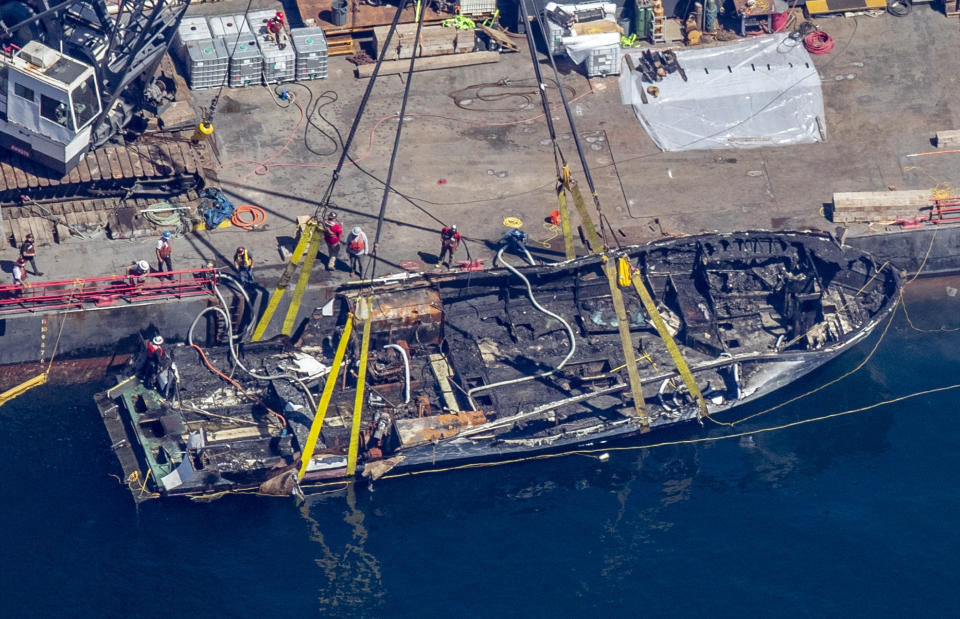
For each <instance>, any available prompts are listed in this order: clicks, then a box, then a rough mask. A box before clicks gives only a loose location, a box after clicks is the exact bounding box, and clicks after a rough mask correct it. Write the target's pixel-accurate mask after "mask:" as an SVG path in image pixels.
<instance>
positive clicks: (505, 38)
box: [477, 24, 526, 52]
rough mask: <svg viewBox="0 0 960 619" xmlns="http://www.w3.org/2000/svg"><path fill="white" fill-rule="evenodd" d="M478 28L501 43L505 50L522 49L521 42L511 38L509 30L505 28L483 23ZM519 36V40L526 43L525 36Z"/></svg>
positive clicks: (516, 50) (517, 50)
mask: <svg viewBox="0 0 960 619" xmlns="http://www.w3.org/2000/svg"><path fill="white" fill-rule="evenodd" d="M477 30H480V31H481V32H483V33H484V34H486V35H487V36H488V37H490V38H491V39H493V40H494V41H496V42H497V43H499V44H500V47H501V48H503V49H505V50H510V51H514V52H519V51H520V44H519V43H517V42H515V41H514V40H513V39H512V38H511V36H510V33H509V32H507V31H505V30H503V29H502V28H500V27H497V28H491V27H490V26H484V25H483V24H481V25H479V26H477ZM517 38H518V40H519V41H522V42H523V43H524V44H525V43H526V38H525V37H523V36H520V35H518V36H517Z"/></svg>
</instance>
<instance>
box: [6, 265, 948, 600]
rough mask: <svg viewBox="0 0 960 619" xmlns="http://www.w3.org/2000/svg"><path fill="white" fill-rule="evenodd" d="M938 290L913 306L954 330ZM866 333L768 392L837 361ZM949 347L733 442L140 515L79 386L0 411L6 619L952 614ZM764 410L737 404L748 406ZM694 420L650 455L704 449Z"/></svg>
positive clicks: (808, 401)
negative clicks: (300, 500) (300, 501)
mask: <svg viewBox="0 0 960 619" xmlns="http://www.w3.org/2000/svg"><path fill="white" fill-rule="evenodd" d="M951 283H952V285H954V286H957V287H960V286H958V284H957V282H955V281H954V282H950V281H948V280H930V281H920V282H917V283H916V284H914V285H913V286H912V287H911V288H912V290H911V295H910V296H909V297H908V303H909V305H908V307H909V310H910V316H911V318H912V319H913V321H914V323H915V324H916V325H917V326H920V327H925V328H931V327H939V326H944V325H945V326H948V327H957V326H960V312H958V309H960V295H958V296H957V297H950V296H948V295H947V294H946V290H947V288H946V287H947V286H948V285H951ZM876 339H877V337H876V336H874V338H872V339H871V341H869V342H867V343H866V344H865V345H861V346H860V347H859V348H857V349H856V350H854V351H851V352H850V353H848V354H846V355H844V356H843V357H841V358H839V359H837V360H836V361H834V362H832V363H830V364H828V365H827V366H826V367H824V368H823V369H821V370H820V371H818V372H816V373H815V374H814V375H812V376H810V377H809V378H808V379H805V380H804V381H802V383H799V384H795V385H793V386H791V387H790V388H788V389H787V390H784V391H782V392H780V393H779V394H777V396H775V397H776V398H779V399H782V398H783V397H784V396H786V395H796V394H799V393H802V392H805V391H807V390H809V389H811V388H813V387H815V386H817V385H821V384H823V383H824V382H826V381H828V380H830V379H832V378H835V377H837V376H839V375H840V374H842V373H844V372H845V371H848V370H850V369H852V368H854V367H855V366H856V365H857V364H858V363H859V362H860V360H862V359H863V358H864V356H865V355H866V354H867V353H868V352H869V350H870V348H871V347H872V345H873V343H874V342H875V341H876ZM958 361H960V333H939V334H923V333H919V332H917V331H914V330H913V329H911V328H910V327H909V326H908V324H907V322H906V321H905V319H904V317H903V314H902V313H898V315H897V317H896V319H895V320H894V322H893V324H892V326H891V328H890V331H889V333H888V334H887V335H886V337H885V338H884V339H883V341H882V343H881V344H880V347H879V348H878V350H877V352H876V354H875V355H874V357H873V358H872V359H871V360H870V362H869V363H868V365H866V366H865V367H864V368H863V369H862V370H860V371H859V372H857V373H856V374H854V375H852V376H850V377H849V378H847V379H845V380H844V381H842V382H840V383H838V384H836V385H834V386H832V387H829V388H827V389H825V390H824V391H822V392H820V393H817V394H815V395H813V396H810V397H808V398H805V399H803V400H801V401H799V402H797V403H795V404H792V405H789V406H787V407H784V408H781V409H779V410H777V411H775V412H772V413H769V414H767V415H764V416H761V417H759V418H757V419H755V420H753V421H751V422H749V423H748V424H745V426H746V427H745V428H744V429H746V430H751V431H754V432H755V433H754V434H752V435H751V436H749V437H743V438H736V439H732V440H721V441H717V442H709V443H701V444H695V445H673V446H665V447H656V448H651V449H643V450H634V451H612V450H611V451H610V459H609V460H608V461H606V462H603V461H600V460H598V459H596V458H591V457H586V456H574V457H566V458H558V459H550V460H540V461H535V462H529V463H525V464H519V465H511V466H500V467H495V468H487V469H475V470H467V471H458V472H451V473H441V474H432V475H421V476H418V477H413V478H404V479H399V480H390V481H382V482H380V483H378V484H377V486H376V487H375V488H374V490H373V491H372V492H371V491H370V490H369V489H368V488H367V487H366V486H362V487H358V488H357V489H356V491H355V492H350V493H349V494H346V493H340V494H334V495H330V496H325V497H319V498H315V499H313V500H311V501H310V502H309V503H308V504H306V505H303V506H299V507H298V506H297V505H295V504H294V502H293V501H292V500H286V499H268V498H255V497H228V498H226V499H223V500H220V501H216V502H213V503H210V504H200V503H191V502H188V501H177V500H174V501H169V502H161V501H150V502H148V503H145V504H143V505H142V506H140V508H139V510H137V509H135V507H134V505H133V502H132V500H131V498H130V496H129V493H128V492H127V490H126V489H125V488H124V487H122V486H120V485H119V484H118V482H117V480H116V479H114V478H113V477H111V476H110V474H111V473H116V472H117V471H118V470H119V467H118V466H117V465H116V464H115V462H114V459H113V455H112V453H111V451H110V450H109V440H108V438H107V435H106V432H105V431H104V429H103V427H102V425H101V424H100V421H99V417H98V415H97V411H96V409H95V407H94V406H93V404H92V401H91V399H90V396H91V395H92V394H93V393H94V392H95V391H97V390H98V389H99V388H101V387H102V385H84V386H79V387H69V388H68V387H60V386H47V387H43V388H40V389H37V390H35V391H33V392H31V393H30V395H29V396H26V397H23V398H21V399H19V400H16V401H14V402H13V403H11V404H9V405H7V406H6V407H4V408H2V409H0V471H2V474H3V486H2V487H3V506H4V507H3V510H2V516H0V518H2V531H3V544H2V548H3V550H2V557H3V565H2V566H0V567H2V576H0V578H2V586H0V610H2V616H4V617H26V616H70V617H74V616H76V617H184V616H187V617H190V616H206V617H267V616H285V617H304V616H317V615H320V614H323V615H333V616H357V615H362V616H398V617H422V616H427V617H429V616H456V617H462V616H470V617H475V616H497V617H499V616H538V617H539V616H550V615H561V616H571V615H586V614H599V613H604V614H606V613H611V612H617V611H628V612H630V613H631V616H653V617H658V616H711V617H713V616H723V617H727V616H729V617H734V616H736V617H743V616H757V615H761V616H770V615H775V616H788V617H792V616H824V615H826V616H837V615H847V616H894V615H899V616H937V617H940V616H955V615H956V614H957V610H956V602H955V599H956V595H957V591H958V584H960V583H958V580H960V578H958V571H957V568H958V566H960V560H958V553H960V528H958V527H957V517H958V513H960V498H958V492H957V490H956V489H955V488H956V483H957V481H956V480H957V475H956V473H957V471H958V465H960V455H958V454H960V451H958V450H957V448H956V446H955V445H956V442H957V438H956V437H957V432H956V425H957V424H956V413H957V411H958V406H957V404H956V401H957V397H958V396H960V389H957V390H953V391H946V392H942V393H938V394H932V395H927V396H922V397H918V398H915V399H910V400H906V401H903V402H900V403H897V404H894V405H890V406H885V407H881V408H877V409H873V410H869V411H865V412H862V413H859V414H853V415H848V416H844V417H839V418H834V419H831V420H827V421H822V422H818V423H811V424H806V425H801V426H799V427H794V428H791V429H785V430H781V431H777V432H769V433H758V432H756V431H757V430H759V429H762V428H766V427H771V426H776V425H781V424H785V423H790V422H793V421H797V420H802V419H809V418H812V417H816V416H818V415H823V414H826V413H831V412H836V411H841V410H846V409H851V408H855V407H859V406H865V405H868V404H871V403H874V402H878V401H881V400H885V399H888V398H892V397H895V396H900V395H905V394H908V393H911V392H914V391H917V390H920V389H928V388H933V387H942V386H946V385H951V384H954V383H958V382H960V372H958V371H957V368H958ZM771 403H772V401H771V400H770V399H767V400H764V401H763V402H759V403H757V405H755V406H752V407H750V409H749V410H745V411H741V412H740V413H739V414H740V415H742V414H744V413H748V412H751V411H753V412H755V411H758V410H762V409H764V408H766V407H767V406H769V405H770V404H771ZM728 432H730V430H728V429H727V428H719V427H716V426H710V425H708V426H706V427H705V428H703V429H701V428H699V427H698V426H697V425H691V426H688V427H684V428H682V429H679V430H673V431H669V432H667V433H659V434H654V435H653V436H651V437H650V438H649V439H647V442H652V441H664V440H667V441H669V440H678V439H688V438H698V437H717V436H723V435H725V434H727V433H728Z"/></svg>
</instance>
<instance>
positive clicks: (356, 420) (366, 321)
mask: <svg viewBox="0 0 960 619" xmlns="http://www.w3.org/2000/svg"><path fill="white" fill-rule="evenodd" d="M372 302H373V297H369V298H368V299H366V300H364V299H360V301H359V303H358V305H360V306H361V307H359V308H358V310H359V311H358V312H357V315H358V316H359V317H361V318H362V319H363V338H362V339H361V340H360V368H359V369H358V370H357V397H356V398H355V399H354V401H353V426H352V427H351V428H350V448H349V450H348V451H347V477H352V476H353V474H354V473H356V472H357V451H358V449H359V447H360V445H359V443H360V416H361V413H363V387H364V384H365V382H366V380H367V352H368V351H369V349H370V323H371V322H373V321H372V320H371V319H370V305H371V304H372Z"/></svg>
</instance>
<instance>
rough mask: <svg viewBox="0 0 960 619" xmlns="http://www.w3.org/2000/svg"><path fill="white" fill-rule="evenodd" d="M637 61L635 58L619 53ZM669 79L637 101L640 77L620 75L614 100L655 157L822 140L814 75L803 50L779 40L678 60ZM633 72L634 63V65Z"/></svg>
mask: <svg viewBox="0 0 960 619" xmlns="http://www.w3.org/2000/svg"><path fill="white" fill-rule="evenodd" d="M625 53H628V54H629V55H631V56H633V57H634V58H638V57H639V55H640V52H639V51H629V52H625ZM677 58H678V60H679V62H680V66H681V67H683V69H684V71H685V72H686V74H687V80H688V81H686V82H684V81H683V79H682V78H681V77H680V74H679V73H671V74H669V75H667V76H666V77H664V78H663V81H660V82H657V83H656V84H654V85H655V86H657V87H658V88H659V89H660V93H659V96H658V97H652V96H651V95H649V94H648V95H647V100H648V101H649V103H646V104H644V103H643V102H642V101H641V98H640V90H639V89H640V88H644V89H646V88H647V87H648V86H650V84H648V83H646V82H641V79H640V72H639V71H629V70H628V69H627V67H626V59H624V60H622V61H621V62H623V63H624V64H623V66H621V72H620V98H621V101H622V102H623V104H624V105H632V106H633V109H634V111H635V112H636V114H637V118H638V119H639V120H640V123H641V124H642V125H643V127H644V129H646V130H647V133H648V134H649V135H650V138H651V139H652V140H653V141H654V142H655V143H656V144H657V146H658V147H660V149H661V150H668V151H678V150H702V149H713V148H755V147H758V146H784V145H789V144H803V143H809V142H820V141H823V140H825V139H826V121H825V117H824V114H823V93H822V92H821V89H820V75H819V74H818V73H817V69H816V67H814V65H813V62H812V61H811V59H810V55H809V54H808V53H807V50H806V49H805V48H804V47H803V44H802V43H797V42H796V41H794V40H793V39H789V38H787V35H785V34H778V35H773V36H769V37H758V38H754V39H750V40H747V41H744V42H742V43H737V44H735V45H724V46H719V47H711V48H706V49H698V50H684V51H678V52H677ZM634 64H635V65H637V66H639V62H638V61H635V62H634Z"/></svg>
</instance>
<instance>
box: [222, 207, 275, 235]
mask: <svg viewBox="0 0 960 619" xmlns="http://www.w3.org/2000/svg"><path fill="white" fill-rule="evenodd" d="M245 213H251V214H252V215H253V219H251V220H250V221H244V219H243V217H242V215H243V214H245ZM266 220H267V214H266V212H265V211H264V210H263V209H262V208H260V207H259V206H253V205H252V204H242V205H240V206H238V207H237V208H236V210H234V212H233V217H231V218H230V223H232V224H233V225H235V226H236V227H238V228H243V229H244V230H253V229H254V228H259V227H260V226H262V225H263V222H265V221H266Z"/></svg>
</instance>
